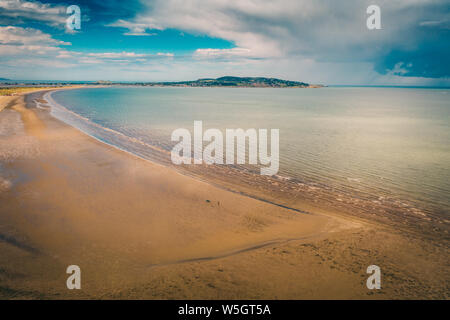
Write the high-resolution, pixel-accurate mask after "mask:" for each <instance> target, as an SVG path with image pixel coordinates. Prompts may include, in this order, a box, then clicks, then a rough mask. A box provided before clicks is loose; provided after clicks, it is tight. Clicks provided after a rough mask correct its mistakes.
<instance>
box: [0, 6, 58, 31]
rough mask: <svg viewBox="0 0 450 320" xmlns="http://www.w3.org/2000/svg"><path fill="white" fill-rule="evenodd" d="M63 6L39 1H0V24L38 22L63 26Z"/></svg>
mask: <svg viewBox="0 0 450 320" xmlns="http://www.w3.org/2000/svg"><path fill="white" fill-rule="evenodd" d="M65 10H66V7H65V6H61V5H50V4H43V3H41V2H39V1H33V2H31V1H24V0H2V1H0V22H2V23H3V24H5V22H8V21H10V22H14V23H15V24H17V23H20V22H27V21H39V22H43V23H46V24H48V25H51V26H64V24H65V21H66V15H65Z"/></svg>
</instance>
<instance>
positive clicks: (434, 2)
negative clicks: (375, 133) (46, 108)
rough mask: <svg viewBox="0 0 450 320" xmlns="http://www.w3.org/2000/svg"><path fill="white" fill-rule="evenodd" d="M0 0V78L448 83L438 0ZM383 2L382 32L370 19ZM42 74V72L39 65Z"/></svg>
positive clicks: (449, 46) (447, 50) (446, 19)
mask: <svg viewBox="0 0 450 320" xmlns="http://www.w3.org/2000/svg"><path fill="white" fill-rule="evenodd" d="M70 4H77V5H79V6H80V8H81V12H82V15H83V19H82V28H81V30H80V31H76V32H69V31H68V30H67V29H65V21H66V18H67V16H68V15H67V14H66V12H65V8H67V6H68V5H69V4H67V3H63V2H60V1H46V2H42V1H41V2H38V1H26V0H3V1H1V2H0V73H1V74H2V77H11V78H17V79H19V78H21V77H22V78H28V79H42V77H43V74H45V77H46V78H47V79H61V80H99V79H103V80H128V81H163V80H190V79H193V78H199V77H218V76H223V75H236V76H270V77H279V78H284V79H290V80H300V81H306V82H310V83H324V84H359V85H433V86H439V85H441V86H450V59H449V58H448V57H449V56H450V41H449V40H450V6H449V5H448V1H446V0H420V1H419V0H389V1H387V0H378V1H373V0H372V1H365V0H351V1H345V2H341V1H339V2H338V1H332V0H317V1H311V0H308V1H306V0H292V1H291V0H275V1H271V2H266V1H262V0H261V1H260V0H239V1H237V0H232V1H222V0H209V1H201V0H191V1H188V2H186V1H182V0H154V1H129V2H128V1H127V2H122V1H107V2H105V1H98V0H94V1H72V2H71V3H70ZM371 4H376V5H378V6H379V7H380V8H381V26H382V28H381V29H380V30H369V29H368V28H367V26H366V19H367V17H368V14H367V13H366V9H367V7H368V6H369V5H371ZM43 70H45V72H43Z"/></svg>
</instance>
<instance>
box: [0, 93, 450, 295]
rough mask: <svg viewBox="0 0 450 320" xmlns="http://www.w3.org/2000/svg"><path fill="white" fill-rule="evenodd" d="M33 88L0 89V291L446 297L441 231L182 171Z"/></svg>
mask: <svg viewBox="0 0 450 320" xmlns="http://www.w3.org/2000/svg"><path fill="white" fill-rule="evenodd" d="M44 92H45V91H41V92H34V93H30V94H28V95H27V94H21V95H18V96H12V97H0V98H1V100H0V104H1V105H0V252H1V254H0V298H3V299H5V298H6V299H11V298H13V299H72V298H77V299H79V298H82V299H91V298H100V299H116V298H120V299H140V298H144V299H317V298H325V299H374V298H375V299H388V298H394V299H400V298H406V299H413V298H425V299H431V298H434V299H436V298H440V299H448V297H449V283H450V274H449V268H448V267H449V261H448V256H449V251H448V240H440V239H433V238H432V237H430V236H427V237H422V236H421V234H420V233H418V232H417V231H416V230H411V231H410V230H409V229H408V228H407V226H406V227H405V228H397V227H396V225H390V224H388V223H382V222H380V221H378V220H377V219H373V220H370V219H369V218H368V217H367V216H361V217H359V216H358V214H354V215H351V214H349V213H348V212H344V211H340V210H339V208H338V207H335V208H334V209H333V206H332V205H330V204H327V205H326V206H325V205H324V206H321V205H320V201H319V203H317V204H315V205H314V206H312V205H311V204H310V203H307V202H305V203H304V204H303V203H302V202H299V201H297V202H296V203H295V207H296V208H302V209H304V211H305V212H307V213H303V212H299V211H298V210H292V209H289V206H287V207H286V208H284V207H281V206H277V205H275V204H272V203H269V202H264V201H260V200H258V199H256V198H251V197H247V196H245V195H243V194H240V193H238V192H230V191H227V190H225V189H224V188H220V187H218V186H216V185H217V183H215V182H217V181H214V179H219V178H218V177H210V179H211V180H210V181H208V180H206V181H200V180H198V179H195V178H192V177H189V176H186V175H182V174H180V173H179V172H176V171H175V170H173V169H171V168H167V167H164V166H161V165H158V164H155V163H152V162H149V161H146V160H143V159H140V158H138V157H136V156H133V155H131V154H129V153H125V152H123V151H120V150H118V149H115V148H113V147H111V146H108V145H106V144H103V143H101V142H99V141H97V140H95V139H93V138H91V137H89V136H87V135H85V134H83V133H82V132H80V131H78V130H76V129H75V128H72V127H70V126H68V125H66V124H64V123H62V122H61V121H59V120H57V119H55V118H53V117H52V116H51V115H50V113H49V109H48V108H47V107H45V103H44V104H43V105H44V107H41V108H37V107H36V105H35V103H34V100H35V99H42V96H43V94H44ZM42 102H45V101H42ZM227 183H228V182H227ZM230 189H232V186H231V185H230ZM236 189H238V188H237V187H236ZM241 191H245V193H251V192H250V191H249V190H241ZM270 200H271V202H273V203H276V202H277V199H276V197H274V196H273V195H272V196H271V197H270ZM319 200H320V199H319ZM280 203H286V202H283V201H281V200H280ZM73 264H75V265H78V266H80V268H81V270H82V289H81V290H68V289H67V287H66V279H67V277H68V275H67V274H66V268H67V266H68V265H73ZM373 264H375V265H378V266H380V268H381V270H382V289H381V290H368V289H367V287H366V279H367V277H368V276H369V275H368V274H366V268H367V267H368V266H369V265H373Z"/></svg>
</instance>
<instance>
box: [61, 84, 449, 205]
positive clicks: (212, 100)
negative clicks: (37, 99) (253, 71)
mask: <svg viewBox="0 0 450 320" xmlns="http://www.w3.org/2000/svg"><path fill="white" fill-rule="evenodd" d="M52 97H53V99H54V100H55V101H56V102H57V103H58V104H60V105H63V106H65V107H66V108H67V109H69V110H70V111H72V112H74V113H76V114H77V115H79V116H81V117H78V116H75V115H74V114H71V113H70V112H67V111H66V110H65V109H62V108H55V109H54V110H53V114H54V115H55V116H57V117H58V118H60V119H62V120H64V121H66V122H68V123H70V124H72V125H74V126H76V127H78V128H80V129H81V130H84V131H86V132H88V133H89V134H91V135H93V136H95V137H97V138H98V139H100V140H103V141H106V142H108V143H111V144H114V145H116V146H118V147H120V148H122V149H125V150H128V151H130V152H133V153H136V154H138V155H140V156H142V157H144V158H148V159H151V160H156V161H157V159H156V158H154V157H152V154H153V153H152V146H156V147H158V148H161V149H164V150H168V151H170V150H171V147H172V145H173V144H172V143H171V142H170V137H171V133H172V131H173V130H175V129H177V128H186V129H189V130H190V131H191V132H192V131H193V122H194V120H202V121H203V126H204V130H206V129H207V128H218V129H221V130H223V132H225V128H243V129H248V128H256V129H258V128H266V129H272V128H276V129H279V130H280V170H279V173H278V174H279V175H280V176H283V177H289V178H295V179H298V180H300V181H303V182H306V183H319V184H322V185H326V186H328V187H329V188H331V189H333V190H334V191H336V192H337V193H352V192H355V191H357V192H359V193H361V194H367V195H368V196H369V195H370V196H375V197H377V198H379V199H383V198H385V197H390V198H394V199H399V201H403V200H407V201H409V202H412V203H414V204H416V205H417V206H418V207H419V208H421V209H423V210H425V211H431V212H439V213H440V214H448V212H449V209H450V197H449V194H450V147H449V142H450V90H449V89H417V88H416V89H409V88H351V87H350V88H347V87H345V88H321V89H273V88H270V89H262V88H261V89H260V88H257V89H250V88H249V89H247V88H167V87H166V88H158V87H147V88H145V87H115V88H93V89H80V90H68V91H59V92H55V93H53V94H52ZM104 128H108V129H112V130H106V131H105V130H104Z"/></svg>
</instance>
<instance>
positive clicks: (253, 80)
mask: <svg viewBox="0 0 450 320" xmlns="http://www.w3.org/2000/svg"><path fill="white" fill-rule="evenodd" d="M154 84H155V85H162V86H182V87H246V88H308V87H311V85H310V84H308V83H305V82H299V81H290V80H281V79H276V78H262V77H231V76H226V77H220V78H217V79H198V80H194V81H179V82H157V83H154Z"/></svg>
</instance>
